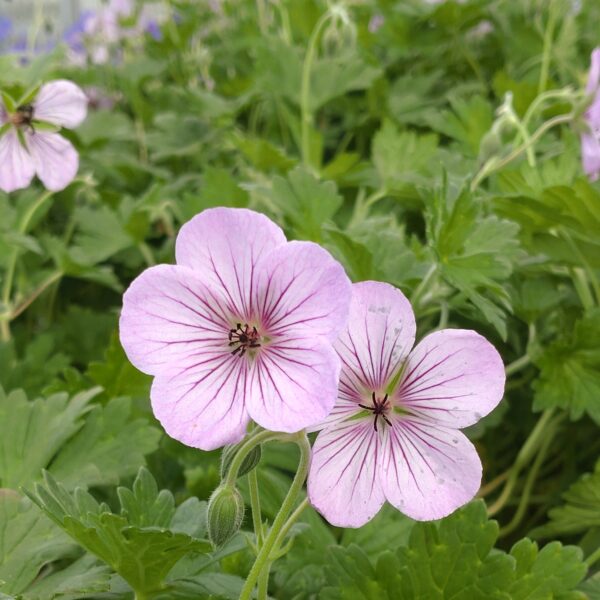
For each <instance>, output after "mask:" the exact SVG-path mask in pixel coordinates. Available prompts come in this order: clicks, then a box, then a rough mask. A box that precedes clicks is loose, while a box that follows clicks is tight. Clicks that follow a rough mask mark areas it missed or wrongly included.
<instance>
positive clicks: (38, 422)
mask: <svg viewBox="0 0 600 600" xmlns="http://www.w3.org/2000/svg"><path fill="white" fill-rule="evenodd" d="M99 392H100V388H93V389H92V390H89V391H87V392H81V393H79V394H77V395H75V396H73V398H69V396H68V395H67V394H65V393H60V394H54V395H52V396H50V397H49V398H47V399H41V398H39V399H37V400H34V401H28V400H27V397H26V396H25V394H24V393H23V392H20V391H16V392H11V393H10V394H5V393H4V392H3V391H2V390H1V388H0V440H2V443H1V444H0V486H2V487H7V488H12V489H18V488H19V487H21V486H26V485H31V483H32V482H34V481H37V480H38V479H39V478H40V476H41V472H42V469H44V468H46V469H49V470H50V471H51V472H52V473H54V474H55V475H56V476H58V477H61V478H62V479H63V480H64V481H65V484H66V485H67V486H68V487H69V488H72V487H74V486H75V485H79V486H89V485H106V484H107V483H117V482H118V481H119V479H120V478H121V477H124V476H128V475H132V474H134V473H135V472H136V471H137V469H138V468H139V466H140V465H141V464H143V462H144V455H145V454H148V453H150V452H152V451H153V450H155V449H156V447H157V445H158V440H159V438H160V433H159V432H158V430H156V429H155V428H153V427H150V426H149V425H148V424H147V423H146V421H144V420H143V419H136V420H131V419H130V413H131V404H130V401H129V400H128V399H126V398H115V399H114V400H112V401H111V402H109V404H108V405H107V406H106V407H102V406H99V405H96V406H93V405H91V401H92V399H93V398H94V397H95V396H97V395H98V393H99Z"/></svg>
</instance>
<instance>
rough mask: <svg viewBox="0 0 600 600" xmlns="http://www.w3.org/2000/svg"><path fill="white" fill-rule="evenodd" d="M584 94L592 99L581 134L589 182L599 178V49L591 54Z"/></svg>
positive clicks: (583, 157)
mask: <svg viewBox="0 0 600 600" xmlns="http://www.w3.org/2000/svg"><path fill="white" fill-rule="evenodd" d="M586 92H587V93H588V94H589V95H590V96H591V97H592V102H591V104H590V106H589V107H588V108H587V110H586V111H585V115H584V117H585V123H586V125H587V128H588V130H587V131H585V132H583V133H582V134H581V156H582V162H583V170H584V171H585V173H586V175H587V176H588V177H589V178H590V180H591V181H596V180H597V179H598V177H599V176H600V48H596V49H595V50H594V51H593V52H592V57H591V66H590V72H589V74H588V81H587V86H586Z"/></svg>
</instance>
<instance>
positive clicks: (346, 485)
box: [308, 281, 505, 527]
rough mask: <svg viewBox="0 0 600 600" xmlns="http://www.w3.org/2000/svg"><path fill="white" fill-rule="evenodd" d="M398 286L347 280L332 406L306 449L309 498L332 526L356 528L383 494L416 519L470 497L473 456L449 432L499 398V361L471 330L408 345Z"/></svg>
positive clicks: (409, 325)
mask: <svg viewBox="0 0 600 600" xmlns="http://www.w3.org/2000/svg"><path fill="white" fill-rule="evenodd" d="M415 330H416V325H415V317H414V314H413V312H412V309H411V307H410V304H409V302H408V300H407V299H406V298H405V296H404V295H403V294H402V292H400V291H399V290H397V289H395V288H393V287H392V286H390V285H388V284H385V283H379V282H371V281H368V282H363V283H357V284H354V285H353V294H352V302H351V305H350V316H349V319H348V325H347V328H346V330H345V331H344V332H343V333H342V335H341V336H340V337H339V339H338V341H337V343H336V350H337V352H338V354H339V356H340V358H341V361H342V372H341V376H340V386H339V393H338V400H337V403H336V405H335V407H334V409H333V411H332V412H331V414H330V415H329V417H328V418H327V419H326V420H325V422H324V424H323V429H322V431H321V432H320V433H319V435H318V436H317V439H316V441H315V443H314V446H313V457H312V462H311V466H310V473H309V476H308V497H309V499H310V502H311V504H312V505H313V506H314V507H315V508H316V509H317V510H318V511H319V512H320V513H321V514H322V515H323V516H324V517H325V518H326V519H327V520H328V521H329V522H330V523H331V524H333V525H337V526H339V527H360V526H361V525H364V524H365V523H366V522H367V521H369V520H370V519H372V518H373V517H374V516H375V515H376V514H377V513H378V512H379V509H380V508H381V507H382V506H383V503H384V502H385V501H386V500H387V501H388V502H389V503H390V504H392V505H393V506H395V507H396V508H398V509H399V510H401V511H402V512H403V513H405V514H406V515H408V516H409V517H412V518H413V519H416V520H419V521H429V520H433V519H440V518H442V517H445V516H446V515H449V514H450V513H452V512H453V511H455V510H456V509H457V508H459V507H460V506H462V505H463V504H465V503H467V502H468V501H469V500H471V499H472V498H473V497H474V496H475V494H476V493H477V490H478V489H479V486H480V483H481V462H480V460H479V457H478V456H477V452H476V450H475V447H474V446H473V444H472V443H471V442H470V441H469V440H468V438H467V437H466V436H465V435H464V434H463V433H461V432H460V431H459V429H461V428H463V427H467V426H469V425H473V424H474V423H476V422H477V421H479V419H481V417H482V416H484V415H486V414H488V413H489V412H490V411H491V410H492V409H493V408H494V407H495V406H496V405H497V404H498V402H500V400H501V398H502V395H503V393H504V380H505V376H504V366H503V364H502V360H501V358H500V356H499V354H498V352H497V351H496V349H495V348H494V347H493V346H492V345H491V344H490V343H489V342H488V341H487V340H485V339H484V338H483V337H481V336H480V335H478V334H477V333H475V332H474V331H469V330H462V329H444V330H442V331H437V332H435V333H432V334H430V335H428V336H427V337H425V338H424V339H423V340H422V341H421V342H420V343H419V344H417V346H416V347H415V348H414V349H412V350H411V347H412V345H413V343H414V341H415Z"/></svg>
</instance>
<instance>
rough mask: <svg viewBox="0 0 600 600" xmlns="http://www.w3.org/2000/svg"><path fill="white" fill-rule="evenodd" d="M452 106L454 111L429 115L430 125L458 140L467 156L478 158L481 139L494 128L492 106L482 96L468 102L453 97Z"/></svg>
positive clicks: (451, 99) (472, 97) (430, 113)
mask: <svg viewBox="0 0 600 600" xmlns="http://www.w3.org/2000/svg"><path fill="white" fill-rule="evenodd" d="M450 105H451V107H452V110H443V111H435V112H434V111H431V112H429V113H427V122H428V124H429V125H430V126H431V128H432V129H433V130H435V131H438V132H439V133H443V134H444V135H447V136H448V137H450V138H452V139H453V140H456V141H457V142H458V143H459V144H460V149H461V150H462V151H463V152H464V153H465V154H467V155H470V156H477V153H478V152H479V143H480V142H481V139H482V138H483V136H484V135H485V134H486V133H487V132H488V131H489V130H490V129H491V127H492V122H493V114H494V113H493V110H492V106H491V105H490V103H489V102H488V101H487V100H485V99H484V98H482V97H481V96H471V97H470V98H469V99H468V100H465V99H463V98H459V97H452V98H450Z"/></svg>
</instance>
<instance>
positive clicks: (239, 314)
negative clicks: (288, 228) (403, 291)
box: [120, 208, 352, 450]
mask: <svg viewBox="0 0 600 600" xmlns="http://www.w3.org/2000/svg"><path fill="white" fill-rule="evenodd" d="M176 259H177V264H176V265H160V266H157V267H152V268H150V269H147V270H146V271H144V272H143V273H142V274H141V275H140V276H139V277H138V278H137V279H136V280H135V281H134V282H133V283H132V284H131V286H130V287H129V289H128V290H127V291H126V292H125V295H124V298H123V311H122V313H121V322H120V335H121V342H122V344H123V347H124V348H125V351H126V352H127V356H128V357H129V359H130V360H131V362H132V363H133V364H134V365H135V366H136V367H137V368H138V369H140V370H142V371H144V372H145V373H149V374H150V375H154V377H155V378H154V383H153V385H152V391H151V400H152V408H153V410H154V414H155V415H156V417H157V418H158V419H159V420H160V421H161V423H162V425H163V426H164V428H165V429H166V431H167V433H168V434H169V435H170V436H172V437H174V438H176V439H178V440H180V441H181V442H183V443H184V444H187V445H189V446H194V447H198V448H202V449H204V450H211V449H213V448H217V447H219V446H223V445H224V444H230V443H233V442H237V441H239V440H240V439H241V438H242V437H243V436H244V433H245V431H246V426H247V424H248V421H249V420H250V418H252V419H254V421H256V422H257V423H258V424H259V425H262V426H263V427H265V428H267V429H271V430H274V431H285V432H294V431H299V430H300V429H302V428H304V427H307V426H310V425H315V424H316V423H318V422H320V421H322V420H323V419H324V418H325V417H326V416H327V415H328V414H329V412H330V411H331V409H332V407H333V405H334V403H335V399H336V396H337V384H338V379H339V371H340V361H339V358H338V356H337V354H336V352H335V350H334V348H333V342H334V340H335V339H336V338H337V336H338V334H339V333H340V331H341V330H342V329H343V327H344V326H345V325H346V320H347V317H348V310H349V304H350V296H351V289H352V288H351V284H350V282H349V280H348V278H347V277H346V274H345V273H344V270H343V268H342V267H341V265H340V264H339V263H337V262H336V261H335V260H333V258H332V257H331V256H330V255H329V254H328V253H327V252H326V251H325V250H324V249H323V248H321V247H320V246H318V245H316V244H313V243H310V242H287V241H286V239H285V236H284V234H283V232H282V231H281V229H280V228H279V227H278V226H277V225H275V224H274V223H273V222H272V221H270V220H269V219H268V218H267V217H265V216H263V215H261V214H259V213H255V212H253V211H250V210H245V209H228V208H214V209H209V210H205V211H204V212H202V213H201V214H199V215H197V216H196V217H194V219H192V220H191V221H190V222H188V223H186V224H185V225H184V226H183V228H182V229H181V231H180V233H179V236H178V237H177V244H176Z"/></svg>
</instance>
